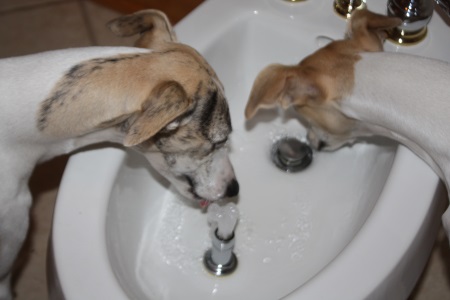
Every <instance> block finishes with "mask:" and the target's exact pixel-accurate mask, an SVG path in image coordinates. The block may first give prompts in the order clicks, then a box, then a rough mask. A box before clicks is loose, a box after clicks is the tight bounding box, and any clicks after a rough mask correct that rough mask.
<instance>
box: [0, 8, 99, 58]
mask: <svg viewBox="0 0 450 300" xmlns="http://www.w3.org/2000/svg"><path fill="white" fill-rule="evenodd" d="M0 23H1V24H2V26H0V37H1V41H2V43H1V47H0V57H6V56H15V55H24V54H30V53H35V52H41V51H46V50H52V49H60V48H69V47H80V46H89V45H90V44H91V40H90V39H89V35H88V31H87V28H86V26H85V23H84V19H83V17H82V14H81V12H80V5H79V3H78V2H64V3H63V2H62V3H58V4H54V5H51V6H42V7H37V8H35V9H32V10H18V11H14V12H12V13H9V14H2V15H0Z"/></svg>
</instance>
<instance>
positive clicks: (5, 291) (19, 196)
mask: <svg viewBox="0 0 450 300" xmlns="http://www.w3.org/2000/svg"><path fill="white" fill-rule="evenodd" d="M8 183H11V182H8V181H6V182H2V185H3V184H5V185H3V186H2V187H1V190H3V191H4V190H6V189H8V192H9V193H6V195H8V196H9V197H8V198H3V197H4V195H5V194H2V198H0V208H1V209H0V300H9V299H12V295H11V289H10V277H11V268H12V266H13V264H14V261H15V259H16V257H17V254H18V253H19V251H20V248H21V247H22V244H23V242H24V240H25V237H26V235H27V231H28V223H29V209H30V205H31V194H30V192H29V190H28V186H27V184H26V183H25V182H24V184H22V185H20V186H17V185H16V188H15V189H11V188H9V187H11V186H9V187H8V185H7V184H8ZM16 184H17V183H16ZM12 186H14V185H12ZM14 190H15V191H14ZM11 192H13V194H12V193H11Z"/></svg>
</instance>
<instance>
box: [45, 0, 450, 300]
mask: <svg viewBox="0 0 450 300" xmlns="http://www.w3.org/2000/svg"><path fill="white" fill-rule="evenodd" d="M367 2H368V6H369V8H370V9H372V10H375V11H378V12H383V11H384V4H382V3H381V1H375V0H372V1H367ZM345 26H346V22H345V21H344V20H343V19H341V18H340V17H338V16H337V15H335V14H334V12H333V11H332V1H331V0H330V1H328V0H315V1H308V2H304V3H300V4H288V3H286V2H282V1H281V0H264V1H263V0H246V1H243V0H210V1H207V2H206V3H205V4H204V5H202V6H201V7H199V8H198V9H197V10H196V11H194V12H193V13H192V14H191V15H189V16H188V17H187V18H186V19H184V20H183V21H182V22H180V23H179V25H178V26H177V27H176V30H177V34H178V36H179V38H180V40H182V41H183V42H185V43H187V44H190V45H192V46H193V47H195V48H196V49H198V50H199V51H200V52H201V53H202V54H203V55H204V56H205V57H206V58H207V60H208V61H209V62H210V64H211V65H212V66H213V68H215V70H216V71H217V73H218V75H219V77H220V78H221V80H222V82H223V83H224V85H225V90H226V94H227V98H228V101H229V104H230V109H231V115H232V123H233V128H234V131H233V133H232V138H231V143H230V157H231V160H232V162H233V164H234V166H235V171H236V174H237V178H238V180H239V182H240V185H241V192H240V195H239V197H238V199H237V203H238V207H239V209H240V211H241V214H242V216H241V220H240V222H239V224H238V226H237V229H236V248H235V253H236V255H237V257H238V260H239V266H238V268H237V270H236V271H235V272H234V273H233V274H232V275H229V276H227V277H223V278H217V277H214V276H212V275H210V274H209V273H207V272H206V271H205V269H204V267H203V264H202V258H203V254H204V252H205V251H206V250H207V248H209V247H210V239H209V236H208V234H209V228H208V226H207V222H206V215H205V213H204V212H202V211H201V210H200V209H198V208H195V207H191V206H189V205H186V203H184V202H182V201H180V199H179V198H178V196H177V194H176V193H174V191H173V190H172V189H171V187H170V186H169V184H168V183H167V182H166V181H165V180H164V179H163V178H162V177H161V176H160V175H158V174H157V173H156V172H155V171H154V170H153V169H151V167H150V166H149V165H148V164H147V162H146V161H145V160H144V159H143V158H141V157H140V156H139V155H138V154H136V153H133V152H131V151H125V150H121V149H118V148H99V149H96V150H91V151H87V152H82V153H78V154H76V155H74V156H73V157H72V158H71V159H70V161H69V164H68V166H67V169H66V172H65V174H64V178H63V181H62V184H61V188H60V192H59V195H58V201H57V206H56V212H55V218H54V225H53V235H52V251H53V255H52V257H51V258H52V262H53V263H54V269H53V272H52V274H51V275H52V277H53V278H55V281H54V284H53V285H52V288H51V294H52V298H53V299H57V298H65V299H75V300H76V299H109V300H119V299H120V300H122V299H157V300H159V299H170V300H175V299H227V300H228V299H250V300H251V299H258V300H263V299H268V300H273V299H281V298H285V299H402V298H406V297H407V295H408V294H409V293H410V291H411V289H412V287H413V286H414V284H415V282H416V280H417V278H418V276H419V275H420V272H421V271H422V268H423V266H424V263H425V261H426V259H427V257H428V255H429V251H430V249H431V246H432V242H433V241H434V237H435V233H436V229H437V228H438V225H439V222H440V213H441V212H442V211H441V209H440V208H441V207H442V205H441V204H442V203H443V202H442V201H441V200H442V194H443V193H442V191H443V188H442V187H441V186H440V185H439V179H438V178H437V176H436V175H435V174H434V173H433V172H432V171H431V170H430V169H429V168H428V167H427V166H426V165H425V164H424V163H423V162H422V161H421V160H419V159H418V158H417V157H415V156H414V155H413V154H411V152H409V151H408V150H407V149H405V148H404V147H402V146H397V145H396V144H394V143H391V142H387V141H383V140H379V141H377V140H374V141H372V142H374V143H361V144H358V145H355V146H353V147H351V148H344V149H342V150H339V151H337V152H335V153H315V154H314V161H313V163H312V165H311V166H310V167H309V168H308V169H307V170H305V171H303V172H300V173H296V174H287V173H283V172H282V171H279V170H278V169H277V168H276V167H275V166H274V165H273V163H272V162H271V161H270V159H269V153H270V150H271V145H272V144H273V143H274V141H276V140H277V139H278V138H280V137H284V136H297V137H300V138H302V137H303V136H304V135H305V130H304V128H303V127H302V126H301V125H300V123H299V122H298V121H296V120H295V118H294V117H293V116H292V115H291V114H289V113H288V114H286V115H283V116H280V114H279V113H278V112H277V111H272V112H267V113H264V114H259V115H258V116H257V117H256V118H255V119H254V120H252V122H249V123H246V122H245V120H244V116H243V115H244V113H243V112H244V107H245V104H246V101H247V97H248V94H249V92H250V88H251V85H252V83H253V80H254V78H255V76H256V74H257V73H258V71H259V70H261V69H262V68H263V67H264V66H266V65H267V64H269V63H273V62H280V63H289V64H294V63H297V62H298V61H300V60H301V59H302V58H303V57H304V56H306V55H308V54H310V53H311V52H313V51H314V50H315V49H317V48H318V45H317V42H316V38H317V37H318V36H321V35H325V36H329V37H332V38H340V37H342V36H343V33H344V30H345ZM448 30H449V29H448V28H447V27H446V25H445V24H444V22H443V21H442V19H441V18H440V16H439V15H437V14H435V15H434V17H433V20H432V22H431V24H430V29H429V31H430V33H429V36H428V37H427V39H426V40H425V41H424V42H423V43H422V44H420V45H418V46H414V47H409V48H397V47H395V46H394V45H391V44H388V45H386V48H387V50H389V51H405V52H412V53H417V54H421V55H425V56H430V57H436V58H440V59H446V60H450V54H449V53H448V51H447V50H446V49H448V42H446V41H445V40H442V39H441V40H440V39H439V37H440V36H441V37H444V36H447V35H448ZM445 43H447V45H446V44H445Z"/></svg>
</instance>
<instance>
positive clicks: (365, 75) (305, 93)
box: [245, 11, 450, 236]
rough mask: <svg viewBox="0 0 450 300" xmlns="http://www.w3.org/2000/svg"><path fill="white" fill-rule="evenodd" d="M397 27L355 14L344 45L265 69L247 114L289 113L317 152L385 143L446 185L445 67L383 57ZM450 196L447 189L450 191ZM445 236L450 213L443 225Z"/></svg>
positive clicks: (449, 118) (449, 73)
mask: <svg viewBox="0 0 450 300" xmlns="http://www.w3.org/2000/svg"><path fill="white" fill-rule="evenodd" d="M400 23H401V20H400V19H396V18H389V17H385V16H381V15H377V14H374V13H371V12H369V11H357V12H355V13H354V14H353V15H352V17H351V22H350V31H349V34H348V38H347V39H345V40H339V41H335V42H332V43H330V44H328V45H327V46H325V47H324V48H322V49H319V50H318V51H316V52H315V53H313V54H312V55H310V56H308V57H306V58H305V59H303V60H302V61H301V62H300V63H299V64H298V65H295V66H284V65H270V66H268V67H266V68H265V69H264V70H263V71H261V73H260V74H259V75H258V77H257V78H256V80H255V82H254V85H253V89H252V91H251V94H250V98H249V101H248V103H247V107H246V110H245V115H246V117H247V118H251V117H253V116H254V115H255V113H256V112H257V110H258V109H260V108H269V107H273V106H275V105H277V104H280V105H281V106H282V107H284V108H287V107H290V106H292V107H293V108H294V109H295V110H296V111H297V112H298V114H299V115H300V116H301V117H302V120H304V121H305V123H306V126H307V127H308V139H309V141H310V143H311V145H313V146H314V147H315V148H317V149H322V150H335V149H337V148H339V147H341V146H343V145H345V144H349V143H353V142H354V141H355V139H357V138H359V137H364V136H373V135H380V136H385V137H388V138H391V139H394V140H397V141H398V142H400V143H402V144H404V145H405V146H407V147H408V148H409V149H411V150H412V151H413V152H414V153H415V154H417V155H418V156H420V157H421V158H422V159H423V160H424V161H425V162H427V163H428V164H429V165H430V167H431V168H432V169H433V170H434V171H435V172H436V174H438V175H439V176H440V178H441V179H442V180H443V181H444V182H445V184H446V186H447V190H449V183H450V151H449V148H450V131H449V130H448V129H449V128H450V86H449V84H448V83H449V82H448V79H449V78H450V64H449V63H447V62H443V61H438V60H434V59H428V58H423V57H418V56H413V55H406V54H399V53H388V52H382V50H383V48H382V42H383V40H384V38H385V30H387V29H389V28H392V27H395V26H397V25H399V24H400ZM449 191H450V190H449ZM442 221H443V224H444V227H445V230H446V231H447V235H448V236H450V235H449V234H450V209H447V211H446V212H445V213H444V215H443V218H442Z"/></svg>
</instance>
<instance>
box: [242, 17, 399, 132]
mask: <svg viewBox="0 0 450 300" xmlns="http://www.w3.org/2000/svg"><path fill="white" fill-rule="evenodd" d="M400 22H401V20H399V19H397V18H388V17H386V16H381V15H378V14H374V13H372V12H369V11H357V12H355V13H354V14H353V15H352V19H351V23H350V33H349V38H348V39H345V40H339V41H335V42H332V43H330V44H329V45H327V46H325V47H324V48H321V49H319V50H318V51H316V52H315V53H313V54H312V55H310V56H308V57H306V58H305V59H303V60H302V61H301V62H300V63H299V64H298V65H296V66H283V65H270V66H268V67H266V68H265V69H264V70H263V71H261V73H260V74H259V75H258V77H257V78H256V80H255V83H254V84H253V88H252V91H251V93H250V97H249V101H248V103H247V107H246V109H245V117H246V118H247V119H249V118H252V117H253V116H254V115H255V114H256V112H257V111H258V109H260V108H271V107H274V106H276V105H277V104H281V106H282V107H283V108H287V107H289V106H293V107H294V108H295V110H296V111H297V112H298V113H299V114H301V115H302V116H303V117H305V119H306V120H307V121H308V122H309V123H310V125H311V126H316V127H319V128H321V129H323V130H326V131H328V132H330V133H333V134H337V135H345V134H347V133H348V132H349V131H351V129H352V126H353V122H352V120H350V119H347V118H346V117H344V116H343V115H342V114H341V113H340V112H339V110H338V109H337V107H338V105H339V100H340V99H343V98H344V97H345V96H347V95H349V94H350V93H351V92H352V89H353V85H354V65H355V63H356V62H357V61H358V60H359V59H360V56H359V55H358V53H360V52H363V51H380V50H382V44H381V42H380V40H379V38H380V37H382V36H383V33H382V32H384V31H385V30H386V29H389V28H391V27H394V26H397V25H399V23H400Z"/></svg>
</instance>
